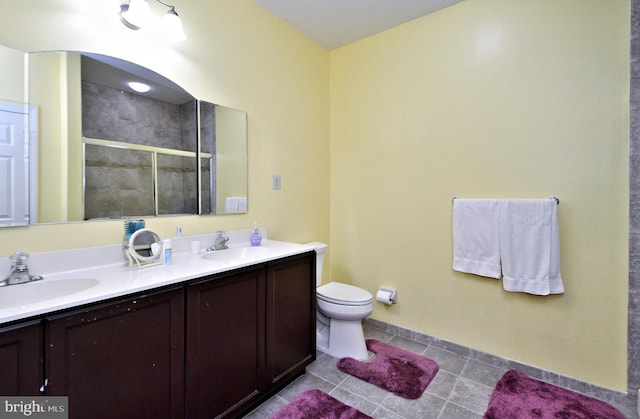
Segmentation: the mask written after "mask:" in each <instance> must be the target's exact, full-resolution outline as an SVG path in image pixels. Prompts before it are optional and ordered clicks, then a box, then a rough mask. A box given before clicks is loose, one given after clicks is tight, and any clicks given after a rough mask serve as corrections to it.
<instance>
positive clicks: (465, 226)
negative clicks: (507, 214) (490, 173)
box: [453, 198, 500, 278]
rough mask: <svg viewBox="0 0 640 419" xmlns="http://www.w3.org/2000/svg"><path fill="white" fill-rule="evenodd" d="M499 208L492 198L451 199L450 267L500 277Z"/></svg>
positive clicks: (496, 201)
mask: <svg viewBox="0 0 640 419" xmlns="http://www.w3.org/2000/svg"><path fill="white" fill-rule="evenodd" d="M499 226H500V223H499V210H498V200H496V199H459V198H456V199H454V201H453V269H454V270H456V271H460V272H466V273H471V274H476V275H481V276H486V277H490V278H500V241H499Z"/></svg>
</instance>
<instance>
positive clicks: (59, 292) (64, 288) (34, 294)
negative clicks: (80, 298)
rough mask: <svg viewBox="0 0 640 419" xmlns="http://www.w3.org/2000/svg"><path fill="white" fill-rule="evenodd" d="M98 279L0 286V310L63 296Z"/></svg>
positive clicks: (87, 286)
mask: <svg viewBox="0 0 640 419" xmlns="http://www.w3.org/2000/svg"><path fill="white" fill-rule="evenodd" d="M99 283H100V281H98V280H97V279H91V278H70V279H59V280H51V281H47V279H46V278H45V279H42V280H40V281H34V282H28V283H26V284H18V285H9V286H6V287H0V310H2V309H7V308H12V307H21V306H27V305H30V304H35V303H39V302H42V301H47V300H53V299H55V298H60V297H65V296H67V295H70V294H75V293H77V292H80V291H84V290H87V289H89V288H93V287H95V286H96V285H98V284H99Z"/></svg>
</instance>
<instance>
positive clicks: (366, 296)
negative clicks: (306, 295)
mask: <svg viewBox="0 0 640 419" xmlns="http://www.w3.org/2000/svg"><path fill="white" fill-rule="evenodd" d="M316 296H317V297H318V298H320V299H321V300H324V301H327V302H329V303H334V304H342V305H352V306H363V305H367V304H369V303H371V301H373V296H372V295H371V294H370V293H369V292H368V291H365V290H363V289H362V288H358V287H354V286H353V285H347V284H342V283H340V282H329V283H328V284H325V285H322V286H320V287H318V288H316Z"/></svg>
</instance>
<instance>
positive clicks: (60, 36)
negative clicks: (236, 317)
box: [0, 0, 329, 255]
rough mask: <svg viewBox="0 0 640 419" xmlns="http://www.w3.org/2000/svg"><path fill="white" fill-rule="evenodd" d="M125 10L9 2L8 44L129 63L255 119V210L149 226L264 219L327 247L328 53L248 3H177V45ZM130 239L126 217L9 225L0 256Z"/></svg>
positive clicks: (2, 23)
mask: <svg viewBox="0 0 640 419" xmlns="http://www.w3.org/2000/svg"><path fill="white" fill-rule="evenodd" d="M120 3H121V1H118V0H100V1H92V2H86V1H80V2H79V1H76V0H29V1H24V0H7V1H5V3H3V6H4V7H6V8H7V10H10V12H7V13H3V14H2V16H0V44H2V45H6V46H8V47H11V48H17V49H22V50H25V51H42V50H58V49H64V50H77V51H89V52H96V53H102V54H108V55H113V56H116V57H119V58H124V59H128V60H130V61H133V62H136V63H138V64H140V65H143V66H146V67H148V68H150V69H152V70H154V71H156V72H158V73H161V74H163V75H165V76H167V77H169V78H171V79H172V80H174V81H175V82H177V83H178V84H180V85H181V86H183V87H184V88H185V89H186V90H188V91H189V92H190V93H192V94H193V95H194V96H196V97H198V98H199V99H203V100H206V101H209V102H213V103H218V104H221V105H224V106H229V107H232V108H236V109H241V110H244V111H246V112H247V113H248V132H249V146H248V147H249V150H248V153H249V213H248V214H245V215H228V216H202V217H196V216H190V217H165V218H156V219H147V226H148V227H151V228H154V229H156V230H157V231H158V233H159V234H160V235H161V236H165V237H171V236H175V234H176V227H177V226H178V225H180V226H182V228H183V233H184V234H197V233H207V232H215V231H216V230H219V229H227V230H232V229H239V228H250V227H252V226H253V222H254V221H258V222H259V223H260V225H261V226H266V227H267V228H268V230H269V237H271V238H274V239H280V240H289V241H294V242H305V241H311V240H321V241H326V242H328V240H329V205H328V197H329V176H328V170H329V144H328V140H327V139H328V137H329V53H328V52H327V51H326V50H325V49H323V48H322V47H320V46H319V45H317V44H316V43H314V42H312V41H310V40H309V39H307V38H306V37H304V36H302V35H301V34H299V33H298V32H296V31H294V30H293V29H292V28H290V27H289V26H287V25H286V24H285V23H284V22H282V21H280V20H279V19H277V18H275V17H274V16H272V15H271V14H269V13H267V12H266V11H265V10H264V9H262V8H261V7H259V6H257V5H256V4H255V3H253V1H251V0H233V1H230V0H216V1H211V0H189V1H182V2H180V4H176V9H177V11H178V13H180V17H181V19H182V20H183V23H184V26H185V31H186V32H187V35H188V39H187V40H186V41H185V42H183V43H180V44H177V45H167V44H165V43H164V42H163V41H162V40H161V39H160V38H157V37H154V36H153V35H154V34H153V33H152V32H150V31H146V32H144V31H139V32H136V31H132V30H129V29H127V28H125V27H124V26H123V25H122V24H121V23H120V22H119V20H118V16H117V11H118V10H119V7H118V5H119V4H120ZM150 5H151V8H152V11H153V13H154V21H160V20H161V18H162V14H163V13H164V11H166V9H164V8H163V7H161V6H160V5H159V4H156V3H155V2H152V3H151V4H150ZM43 117H46V116H43V115H41V118H43ZM42 134H43V137H42V139H43V140H44V139H45V136H46V134H45V133H42ZM274 173H279V174H281V175H282V182H283V187H282V190H281V191H272V190H271V175H272V174H274ZM48 175H49V173H45V174H44V176H48ZM61 181H63V180H62V179H61ZM121 240H122V223H121V222H119V221H101V222H99V221H96V222H83V223H73V224H64V225H39V226H33V227H23V228H10V229H1V230H0V255H9V254H11V253H13V252H15V251H17V250H23V251H26V252H40V251H48V250H54V249H66V248H76V247H82V246H97V245H105V244H116V243H119V242H120V241H121Z"/></svg>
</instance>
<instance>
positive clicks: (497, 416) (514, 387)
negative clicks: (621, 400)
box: [483, 370, 624, 419]
mask: <svg viewBox="0 0 640 419" xmlns="http://www.w3.org/2000/svg"><path fill="white" fill-rule="evenodd" d="M483 417H484V418H485V419H526V418H536V419H555V418H570V419H624V416H623V415H622V413H620V412H619V411H618V409H616V408H614V407H613V406H611V405H609V404H607V403H605V402H603V401H600V400H597V399H594V398H592V397H588V396H584V395H582V394H579V393H576V392H575V391H571V390H567V389H566V388H562V387H558V386H555V385H553V384H548V383H545V382H543V381H539V380H536V379H535V378H531V377H529V376H527V375H524V374H522V373H519V372H518V371H516V370H509V371H507V372H506V374H505V375H503V376H502V378H501V379H500V381H498V383H497V384H496V388H495V389H494V390H493V393H492V394H491V399H490V400H489V406H488V408H487V411H486V412H485V414H484V416H483Z"/></svg>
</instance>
